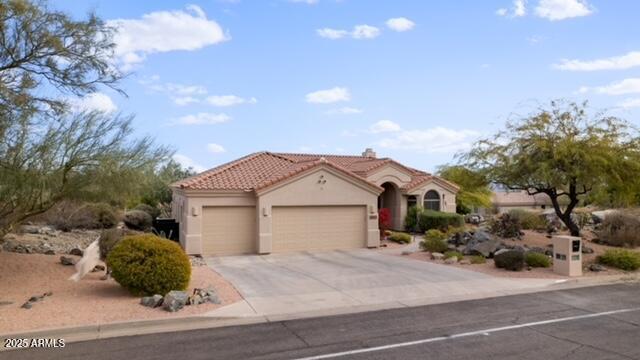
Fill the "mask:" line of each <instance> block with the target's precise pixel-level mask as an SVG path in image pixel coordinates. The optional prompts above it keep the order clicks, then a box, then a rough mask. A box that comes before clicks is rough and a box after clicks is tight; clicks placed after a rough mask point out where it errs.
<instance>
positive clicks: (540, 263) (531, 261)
mask: <svg viewBox="0 0 640 360" xmlns="http://www.w3.org/2000/svg"><path fill="white" fill-rule="evenodd" d="M524 262H525V263H527V265H529V266H531V267H544V268H547V267H549V266H551V260H549V257H548V256H547V255H545V254H541V253H537V252H533V251H530V252H528V253H526V254H525V255H524Z"/></svg>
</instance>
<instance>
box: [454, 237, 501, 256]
mask: <svg viewBox="0 0 640 360" xmlns="http://www.w3.org/2000/svg"><path fill="white" fill-rule="evenodd" d="M500 247H501V243H500V240H498V239H497V238H496V237H495V236H493V235H491V234H489V233H488V232H486V231H482V230H478V231H476V232H475V233H474V234H473V238H472V239H471V241H469V243H468V244H467V247H466V248H465V249H464V251H463V254H465V255H482V256H484V257H491V255H493V253H495V252H496V251H497V250H498V249H499V248H500Z"/></svg>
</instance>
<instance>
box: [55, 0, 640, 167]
mask: <svg viewBox="0 0 640 360" xmlns="http://www.w3.org/2000/svg"><path fill="white" fill-rule="evenodd" d="M52 6H54V7H56V8H59V9H63V10H66V11H69V12H70V13H72V14H73V15H75V16H82V15H83V14H85V13H86V12H87V11H90V10H95V11H96V12H97V14H98V15H100V16H101V17H102V18H103V19H105V20H108V21H110V23H111V24H112V25H114V26H117V27H118V28H119V29H120V30H119V32H118V35H117V36H116V42H117V44H118V48H117V51H116V52H117V56H118V58H117V60H116V62H117V66H120V67H121V68H122V69H124V70H126V71H127V72H130V75H129V76H128V77H127V78H126V79H125V80H124V81H123V82H122V88H123V89H124V90H125V91H126V93H127V94H128V97H122V96H120V95H118V94H116V93H114V92H112V91H109V90H108V89H102V90H101V91H100V92H99V93H97V94H93V95H91V96H89V97H87V98H85V99H79V100H77V103H78V104H79V106H85V107H98V108H102V109H106V110H112V111H120V112H122V113H124V114H135V115H136V118H135V126H136V129H137V131H138V132H139V133H140V134H150V135H153V136H155V137H156V138H157V139H158V141H160V142H162V143H166V144H169V145H171V146H173V147H174V148H175V149H176V154H177V155H176V156H177V159H179V160H180V161H181V162H183V163H184V164H187V165H192V166H195V167H196V168H197V169H198V170H202V169H204V168H209V167H213V166H215V165H217V164H220V163H223V162H227V161H229V160H233V159H235V158H237V157H240V156H243V155H246V154H248V153H251V152H255V151H261V150H269V151H285V152H312V153H339V154H359V153H360V152H362V151H363V150H364V148H365V147H372V148H374V150H375V151H376V152H377V153H378V156H385V157H392V158H395V159H397V160H399V161H401V162H404V163H406V164H408V165H411V166H414V167H417V168H420V169H423V170H427V171H433V170H435V168H436V166H438V165H441V164H445V163H448V162H451V161H452V160H453V156H454V154H455V153H456V152H458V151H461V150H464V149H465V148H468V146H469V144H470V143H472V142H473V141H474V140H475V139H477V138H478V137H481V136H483V135H488V134H491V133H493V132H494V131H495V130H497V129H499V128H500V127H501V126H502V125H503V124H504V122H505V120H506V119H508V118H509V116H512V115H511V114H513V113H514V112H518V113H520V112H522V113H526V112H527V109H530V108H531V107H532V106H534V105H535V102H536V101H540V102H546V101H548V100H550V99H554V98H568V99H572V100H580V101H581V100H585V99H586V100H589V101H590V102H591V104H592V106H593V107H594V108H596V109H608V110H609V111H610V112H611V114H613V115H617V116H620V117H623V118H626V119H627V120H629V121H631V122H633V123H634V124H636V125H639V126H640V119H639V118H638V116H639V115H640V27H639V26H638V14H640V2H638V1H635V0H626V1H624V0H619V1H604V0H588V1H584V0H528V1H522V0H516V1H513V0H498V1H473V0H467V1H439V2H432V1H418V0H416V1H401V0H396V1H367V0H340V1H336V0H300V1H290V0H270V1H258V0H253V1H250V0H235V1H232V0H226V1H223V0H221V1H216V0H207V1H188V2H183V1H155V2H151V1H148V2H134V1H116V0H109V1H106V0H103V1H100V0H94V1H87V2H79V1H76V0H57V1H53V3H52Z"/></svg>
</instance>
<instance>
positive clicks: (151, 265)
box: [107, 234, 191, 295]
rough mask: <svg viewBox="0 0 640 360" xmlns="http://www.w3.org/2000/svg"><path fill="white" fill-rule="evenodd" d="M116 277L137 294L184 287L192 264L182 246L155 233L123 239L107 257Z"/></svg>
mask: <svg viewBox="0 0 640 360" xmlns="http://www.w3.org/2000/svg"><path fill="white" fill-rule="evenodd" d="M107 264H108V265H109V267H110V268H111V270H112V276H113V278H114V279H115V280H116V281H117V282H118V283H119V284H120V285H122V287H124V288H125V289H127V290H129V291H130V292H131V293H132V294H134V295H154V294H160V295H165V294H166V293H168V292H169V291H171V290H185V289H186V288H187V286H189V279H190V277H191V263H190V262H189V257H188V256H187V254H185V253H184V251H183V250H182V248H181V247H180V245H178V244H176V243H174V242H172V241H169V240H164V239H161V238H159V237H157V236H155V235H150V234H145V235H134V236H127V237H125V238H123V239H122V240H121V241H120V242H118V243H117V245H116V246H115V247H114V248H113V249H112V250H111V252H110V253H109V255H108V256H107Z"/></svg>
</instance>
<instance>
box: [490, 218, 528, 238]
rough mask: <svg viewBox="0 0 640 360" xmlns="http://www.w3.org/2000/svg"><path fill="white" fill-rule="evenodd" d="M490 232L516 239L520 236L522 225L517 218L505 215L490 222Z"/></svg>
mask: <svg viewBox="0 0 640 360" xmlns="http://www.w3.org/2000/svg"><path fill="white" fill-rule="evenodd" d="M489 231H490V232H492V233H494V234H496V235H498V236H500V237H504V238H516V237H519V236H520V232H521V231H522V225H521V224H520V221H519V219H518V218H517V217H516V216H513V215H512V214H511V213H504V214H501V215H498V216H497V217H494V218H492V219H491V220H489Z"/></svg>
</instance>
